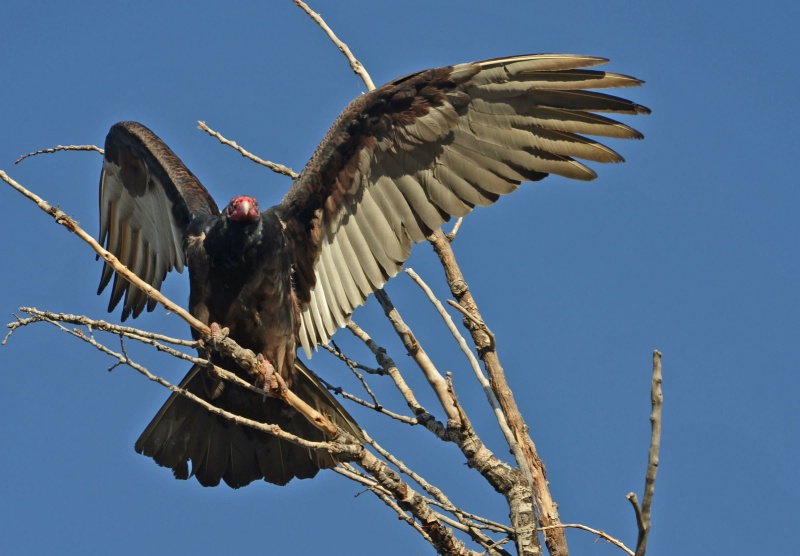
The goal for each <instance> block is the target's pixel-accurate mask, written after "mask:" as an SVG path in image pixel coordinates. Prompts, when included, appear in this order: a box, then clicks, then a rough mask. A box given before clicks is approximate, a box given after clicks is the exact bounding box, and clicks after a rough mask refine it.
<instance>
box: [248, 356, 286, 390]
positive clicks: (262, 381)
mask: <svg viewBox="0 0 800 556" xmlns="http://www.w3.org/2000/svg"><path fill="white" fill-rule="evenodd" d="M255 383H256V386H258V387H259V388H262V389H263V390H265V391H266V392H267V393H269V394H271V395H272V396H275V397H280V394H281V392H283V391H284V390H286V382H285V381H284V380H283V377H282V376H281V375H280V373H276V372H275V367H274V366H273V365H272V363H270V362H269V360H268V359H267V358H266V357H264V356H263V355H261V354H260V353H259V354H258V355H256V369H255Z"/></svg>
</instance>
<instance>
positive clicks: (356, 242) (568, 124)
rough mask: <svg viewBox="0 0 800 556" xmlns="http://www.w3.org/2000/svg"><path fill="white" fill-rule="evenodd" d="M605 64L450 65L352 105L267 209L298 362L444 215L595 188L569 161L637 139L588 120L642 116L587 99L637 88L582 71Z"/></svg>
mask: <svg viewBox="0 0 800 556" xmlns="http://www.w3.org/2000/svg"><path fill="white" fill-rule="evenodd" d="M606 62H607V60H605V59H603V58H596V57H591V56H575V55H566V54H540V55H531V56H514V57H508V58H498V59H495V60H487V61H485V62H477V63H469V64H459V65H456V66H451V67H445V68H438V69H432V70H427V71H423V72H419V73H416V74H411V75H408V76H405V77H402V78H399V79H396V80H394V81H392V82H390V83H388V84H386V85H384V86H382V87H380V88H378V89H376V90H374V91H371V92H369V93H367V94H366V95H363V96H361V97H359V98H358V99H356V100H355V101H353V102H352V103H351V104H350V106H348V107H347V108H346V109H345V111H344V112H343V113H342V115H341V116H339V118H338V119H337V120H336V122H335V123H334V124H333V127H332V128H331V130H330V131H329V132H328V134H327V135H326V137H325V139H324V140H323V142H322V143H321V144H320V146H319V147H318V148H317V151H316V152H315V154H314V156H313V157H312V158H311V160H310V161H309V163H308V164H307V165H306V167H305V169H304V170H303V172H302V173H301V175H300V177H299V178H298V179H297V181H296V182H295V183H294V185H293V186H292V188H291V189H290V190H289V192H288V193H287V195H286V197H285V198H284V199H283V201H282V202H281V204H280V205H279V207H278V212H279V214H280V217H281V219H283V220H284V221H285V222H287V223H289V225H288V226H287V230H288V240H289V242H290V244H292V245H293V247H292V248H291V249H292V257H293V262H294V265H295V268H296V271H297V272H296V276H297V280H296V282H295V288H296V289H297V291H298V298H299V299H300V300H301V313H302V315H301V316H302V318H301V331H300V338H301V343H302V344H303V346H304V347H305V348H306V351H309V350H310V349H311V348H312V347H314V345H316V344H318V343H324V342H327V341H328V339H329V338H330V336H331V334H333V332H334V330H335V326H341V325H342V324H343V323H344V322H346V320H347V318H349V316H350V314H351V313H352V311H353V310H354V309H355V307H357V306H358V305H360V304H361V303H363V302H364V300H365V299H366V298H367V296H368V295H369V294H370V293H372V292H374V291H375V290H376V289H378V288H380V287H382V286H383V284H384V283H386V280H388V278H389V277H391V276H393V275H394V274H396V273H397V272H398V271H399V269H400V268H401V266H402V264H403V262H404V261H405V259H406V258H407V257H408V255H409V252H410V248H411V244H412V243H414V242H419V241H422V240H423V239H424V238H425V237H426V236H427V235H429V234H430V233H431V232H432V231H433V230H435V229H437V228H438V227H439V226H441V225H442V223H443V222H445V221H447V220H448V219H449V218H450V217H451V216H464V215H466V214H468V213H469V212H470V211H471V210H472V209H473V207H475V206H486V205H491V204H492V203H494V202H495V201H496V200H497V199H498V198H499V196H500V195H504V194H507V193H510V192H512V191H514V190H515V189H517V188H518V187H519V185H520V183H521V182H523V181H537V180H540V179H542V178H544V177H546V176H547V175H548V174H558V175H561V176H565V177H567V178H572V179H577V180H591V179H594V178H595V177H596V174H595V172H594V170H592V169H590V168H589V167H587V166H586V165H584V164H583V163H582V162H580V161H579V160H578V159H581V160H588V161H591V162H622V160H623V158H622V157H621V156H620V155H619V154H618V153H617V152H616V151H614V150H612V149H611V148H609V147H607V146H606V145H604V144H602V143H600V142H598V141H596V140H594V139H592V138H590V137H589V136H599V137H611V138H622V139H640V138H642V135H641V134H640V133H639V132H638V131H636V130H634V129H633V128H631V127H629V126H627V125H625V124H623V123H620V122H617V121H615V120H613V119H611V118H609V117H606V116H602V115H600V114H598V112H610V113H614V114H647V113H649V110H648V109H647V108H645V107H643V106H641V105H639V104H636V103H634V102H631V101H629V100H626V99H623V98H620V97H616V96H611V95H608V94H605V93H602V92H598V91H596V90H595V89H608V88H619V87H633V86H637V85H640V84H641V83H642V82H641V81H639V80H638V79H635V78H633V77H629V76H626V75H621V74H616V73H608V72H603V71H597V70H593V69H587V68H591V67H594V66H597V65H601V64H604V63H606ZM588 89H592V90H588ZM306 300H307V301H306Z"/></svg>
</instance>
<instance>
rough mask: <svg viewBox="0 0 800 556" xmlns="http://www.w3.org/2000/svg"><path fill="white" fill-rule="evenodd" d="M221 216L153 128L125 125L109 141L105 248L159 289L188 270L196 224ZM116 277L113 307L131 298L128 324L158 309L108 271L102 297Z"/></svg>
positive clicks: (103, 183)
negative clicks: (189, 237)
mask: <svg viewBox="0 0 800 556" xmlns="http://www.w3.org/2000/svg"><path fill="white" fill-rule="evenodd" d="M216 214H219V209H218V208H217V205H216V204H215V203H214V200H213V199H212V198H211V196H210V195H209V193H208V191H206V189H205V188H204V187H203V186H202V184H201V183H200V181H199V180H198V179H197V178H196V177H195V176H194V174H192V173H191V172H190V171H189V170H188V169H187V168H186V166H184V164H183V163H182V162H181V161H180V159H179V158H178V157H177V156H175V154H174V153H173V152H172V151H171V150H170V149H169V148H168V147H167V146H166V145H165V144H164V143H163V142H162V141H161V140H160V139H159V138H158V137H157V136H156V135H155V134H153V133H152V132H151V131H150V130H149V129H147V128H146V127H144V126H143V125H141V124H137V123H135V122H120V123H118V124H115V125H114V126H112V127H111V130H110V131H109V132H108V136H107V137H106V144H105V155H104V159H103V171H102V173H101V175H100V243H101V244H103V245H104V246H105V247H106V248H107V249H108V250H109V251H110V252H111V253H112V254H114V256H116V257H117V258H118V259H119V260H120V262H121V263H122V264H124V265H125V266H127V267H128V268H129V269H130V270H132V271H133V272H134V273H136V275H137V276H139V278H141V279H142V280H144V281H145V282H147V283H148V284H150V285H151V286H153V287H154V288H156V289H159V288H160V287H161V283H162V282H163V281H164V278H166V275H167V273H168V272H169V271H171V270H172V269H173V268H175V269H177V270H178V271H179V272H181V271H183V267H184V263H185V255H184V247H183V246H184V243H185V241H186V239H187V233H188V228H189V224H190V223H191V222H192V221H193V220H194V219H195V218H197V217H200V216H212V215H216ZM112 276H114V284H113V287H112V291H111V298H110V302H109V306H108V310H109V311H113V310H114V308H115V307H116V306H117V304H118V303H119V302H120V301H121V300H122V299H123V297H124V298H125V302H124V304H123V310H122V320H125V319H126V318H127V317H128V316H130V315H133V317H137V316H138V315H139V314H140V313H141V312H142V310H144V308H145V307H146V308H147V310H148V311H152V310H153V308H154V307H155V302H154V301H153V300H152V299H149V298H148V297H147V295H146V294H145V293H144V292H143V291H140V290H139V289H138V288H136V287H135V286H133V285H132V284H130V283H129V282H128V281H127V280H125V279H124V278H121V277H119V276H117V275H115V274H114V272H113V269H112V268H111V266H110V265H108V264H105V265H104V267H103V272H102V275H101V278H100V286H99V288H98V292H97V293H101V292H102V291H103V290H104V289H105V287H106V286H107V285H108V284H109V282H110V281H111V277H112Z"/></svg>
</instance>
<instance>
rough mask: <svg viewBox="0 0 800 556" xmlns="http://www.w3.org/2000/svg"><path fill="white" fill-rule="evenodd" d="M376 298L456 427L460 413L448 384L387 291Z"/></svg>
mask: <svg viewBox="0 0 800 556" xmlns="http://www.w3.org/2000/svg"><path fill="white" fill-rule="evenodd" d="M375 298H376V299H377V300H378V303H380V305H381V307H382V308H383V312H384V314H385V315H386V317H387V318H388V319H389V322H391V323H392V326H393V327H394V330H395V332H396V333H397V336H398V337H399V338H400V340H401V341H402V342H403V345H404V346H405V348H406V350H407V351H408V354H409V355H410V356H411V358H412V359H414V362H415V363H416V364H417V366H418V367H419V368H420V370H422V374H424V375H425V379H426V380H427V381H428V384H430V386H431V389H432V390H433V392H434V394H436V397H437V399H438V400H439V405H441V406H442V409H443V410H444V412H445V414H446V415H447V419H448V422H452V423H453V424H454V425H455V424H457V423H458V420H459V417H458V412H457V411H456V410H455V407H454V406H453V400H452V398H451V397H450V394H449V393H448V391H447V383H446V382H445V380H444V377H443V376H442V374H441V373H440V372H439V371H438V370H437V369H436V366H435V365H434V364H433V361H431V359H430V357H428V354H427V353H425V350H424V349H423V348H422V346H421V345H420V344H419V342H418V341H417V338H416V337H415V336H414V333H413V332H412V331H411V328H409V327H408V325H407V324H406V323H405V321H404V320H403V317H401V316H400V312H399V311H398V310H397V308H395V306H394V304H393V303H392V301H391V299H389V295H388V294H387V293H386V291H385V290H378V291H376V292H375ZM448 424H449V423H448Z"/></svg>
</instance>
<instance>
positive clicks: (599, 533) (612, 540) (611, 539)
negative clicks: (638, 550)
mask: <svg viewBox="0 0 800 556" xmlns="http://www.w3.org/2000/svg"><path fill="white" fill-rule="evenodd" d="M556 528H562V529H582V530H583V531H588V532H589V533H592V534H594V535H597V536H598V537H600V538H601V539H603V540H604V541H607V542H610V543H611V544H613V545H614V546H616V547H617V548H621V549H622V550H624V551H625V552H626V553H627V554H630V556H634V552H633V550H631V549H630V548H628V547H627V546H625V545H624V544H623V543H622V542H621V541H618V540H617V539H615V538H614V537H612V536H611V535H609V534H607V533H604V532H603V531H600V530H599V529H592V528H591V527H587V526H586V525H581V524H580V523H559V524H558V525H548V526H547V527H542V528H541V529H540V531H541V530H550V529H556Z"/></svg>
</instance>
